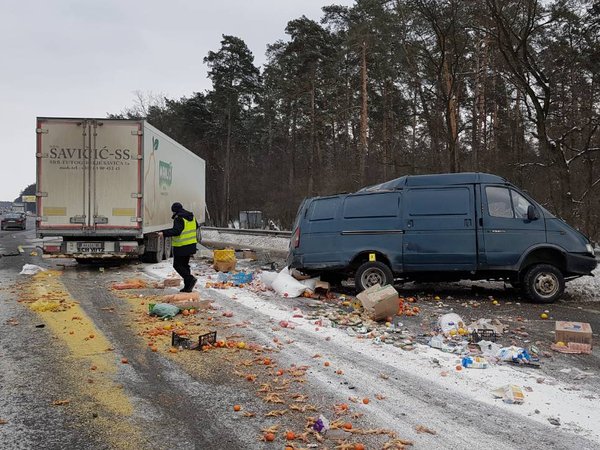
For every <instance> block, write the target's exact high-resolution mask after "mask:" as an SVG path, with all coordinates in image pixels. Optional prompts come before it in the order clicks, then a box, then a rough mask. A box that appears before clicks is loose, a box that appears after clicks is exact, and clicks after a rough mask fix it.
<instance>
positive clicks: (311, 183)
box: [308, 78, 316, 196]
mask: <svg viewBox="0 0 600 450" xmlns="http://www.w3.org/2000/svg"><path fill="white" fill-rule="evenodd" d="M315 152H316V150H315V81H314V78H313V79H312V80H311V83H310V149H309V161H310V162H309V163H308V195H310V196H312V195H314V189H315Z"/></svg>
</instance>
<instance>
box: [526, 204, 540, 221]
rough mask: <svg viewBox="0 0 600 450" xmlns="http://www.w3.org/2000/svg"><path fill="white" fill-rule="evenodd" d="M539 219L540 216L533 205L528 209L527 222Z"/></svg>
mask: <svg viewBox="0 0 600 450" xmlns="http://www.w3.org/2000/svg"><path fill="white" fill-rule="evenodd" d="M537 219H538V215H537V213H536V212H535V208H534V207H533V205H529V206H528V207H527V220H537Z"/></svg>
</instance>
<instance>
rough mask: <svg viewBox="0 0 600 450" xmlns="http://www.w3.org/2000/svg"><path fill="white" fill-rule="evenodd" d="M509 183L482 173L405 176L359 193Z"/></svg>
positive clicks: (495, 176) (496, 176) (364, 189)
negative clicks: (410, 187) (409, 187)
mask: <svg viewBox="0 0 600 450" xmlns="http://www.w3.org/2000/svg"><path fill="white" fill-rule="evenodd" d="M475 183H502V184H505V183H508V181H506V179H504V178H502V177H499V176H498V175H492V174H489V173H480V172H461V173H436V174H431V175H405V176H403V177H400V178H396V179H395V180H390V181H386V182H385V183H381V184H376V185H374V186H368V187H366V188H363V189H361V190H360V191H358V192H371V191H389V190H394V189H402V188H403V187H405V186H445V185H452V184H475Z"/></svg>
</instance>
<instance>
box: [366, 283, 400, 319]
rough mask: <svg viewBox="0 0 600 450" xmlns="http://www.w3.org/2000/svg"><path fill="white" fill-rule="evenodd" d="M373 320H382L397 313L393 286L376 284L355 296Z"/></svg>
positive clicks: (396, 295)
mask: <svg viewBox="0 0 600 450" xmlns="http://www.w3.org/2000/svg"><path fill="white" fill-rule="evenodd" d="M356 297H357V298H358V299H359V300H360V302H361V303H362V305H363V308H364V309H365V312H366V313H367V314H368V315H369V317H370V318H371V319H373V320H383V319H385V318H386V317H388V316H394V315H396V313H397V312H398V301H399V299H398V291H396V289H394V287H393V286H389V285H388V286H383V287H381V285H379V284H376V285H375V286H372V287H370V288H369V289H366V290H364V291H363V292H361V293H360V294H358V295H357V296H356Z"/></svg>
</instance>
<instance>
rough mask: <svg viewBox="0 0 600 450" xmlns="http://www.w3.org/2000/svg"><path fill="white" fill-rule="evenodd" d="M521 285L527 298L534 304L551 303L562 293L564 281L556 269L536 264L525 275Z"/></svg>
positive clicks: (548, 265)
mask: <svg viewBox="0 0 600 450" xmlns="http://www.w3.org/2000/svg"><path fill="white" fill-rule="evenodd" d="M523 285H524V286H523V287H524V289H525V292H526V294H527V296H528V297H529V298H531V299H532V300H533V301H534V302H537V303H552V302H554V301H555V300H556V299H557V298H558V297H560V296H561V295H562V293H563V292H564V290H565V279H564V277H563V274H562V272H561V271H560V270H558V269H557V268H556V267H554V266H552V265H550V264H536V265H534V266H532V267H530V268H529V269H528V270H527V272H526V273H525V277H524V278H523Z"/></svg>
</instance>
